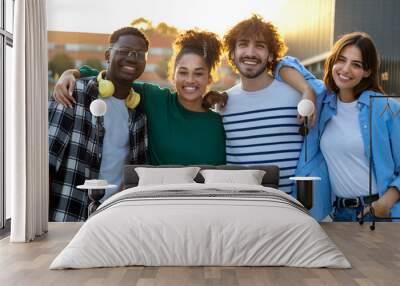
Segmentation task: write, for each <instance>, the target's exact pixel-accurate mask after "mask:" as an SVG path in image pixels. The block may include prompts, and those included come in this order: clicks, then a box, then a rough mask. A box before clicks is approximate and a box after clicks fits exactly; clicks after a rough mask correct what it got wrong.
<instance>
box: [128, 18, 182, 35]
mask: <svg viewBox="0 0 400 286" xmlns="http://www.w3.org/2000/svg"><path fill="white" fill-rule="evenodd" d="M131 26H132V27H135V28H138V29H139V30H141V31H143V32H144V33H146V34H154V33H157V34H163V35H169V36H177V35H178V33H179V31H178V29H177V28H176V27H174V26H170V25H168V24H167V23H164V22H161V23H159V24H158V25H157V26H153V23H152V22H151V21H150V20H147V19H146V18H143V17H141V18H137V19H135V20H133V21H132V22H131Z"/></svg>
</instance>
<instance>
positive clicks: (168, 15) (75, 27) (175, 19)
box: [47, 0, 290, 35]
mask: <svg viewBox="0 0 400 286" xmlns="http://www.w3.org/2000/svg"><path fill="white" fill-rule="evenodd" d="M288 1H290V0H236V1H233V0H201V1H199V0H186V1H185V0H143V1H137V0H130V1H129V0H112V1H106V0H68V1H65V0H48V1H47V10H48V30H57V31H75V32H97V33H110V32H112V31H114V30H116V29H118V28H120V27H122V26H125V25H127V24H129V23H130V22H131V21H132V20H133V19H136V18H139V17H144V18H146V19H149V20H151V21H152V22H153V24H155V25H156V24H158V23H160V22H166V23H168V24H170V25H174V26H176V27H178V28H180V29H188V28H193V27H198V28H202V29H207V30H210V31H213V32H217V33H219V34H221V35H222V34H223V33H224V32H225V31H226V30H227V29H228V28H229V27H231V26H233V25H234V24H235V23H237V22H238V21H240V20H242V19H244V18H247V17H249V16H250V15H251V14H252V13H255V12H256V13H258V14H260V15H262V16H263V17H264V18H265V19H268V20H271V21H274V20H275V19H277V18H278V17H279V14H280V9H282V6H283V5H284V4H286V3H287V2H288Z"/></svg>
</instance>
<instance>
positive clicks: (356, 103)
mask: <svg viewBox="0 0 400 286" xmlns="http://www.w3.org/2000/svg"><path fill="white" fill-rule="evenodd" d="M280 65H281V67H282V66H286V68H287V67H291V68H295V69H297V70H299V71H300V72H302V73H303V75H304V77H305V78H306V79H307V80H308V82H309V83H310V84H311V85H312V86H313V87H314V88H315V90H316V93H317V94H318V102H319V106H318V110H319V114H318V117H319V119H318V126H317V127H316V128H315V129H314V130H312V132H311V134H310V141H311V142H310V143H311V144H310V145H311V146H310V148H309V149H310V152H311V153H312V154H309V155H311V159H310V160H309V161H308V162H306V163H304V164H302V165H301V166H299V167H298V170H297V174H301V175H309V174H316V173H318V175H320V176H321V177H322V180H323V181H324V182H325V183H327V182H328V184H325V186H326V187H325V189H323V190H321V189H317V190H316V192H315V193H317V192H320V191H321V192H324V193H325V194H327V195H326V196H325V200H324V201H323V202H321V201H320V202H314V204H315V203H322V204H324V205H325V206H326V205H327V204H330V205H329V206H327V207H325V208H322V209H324V210H328V209H329V207H330V206H332V204H333V212H332V213H331V216H332V218H333V220H334V221H356V220H358V219H361V218H363V220H371V219H372V216H371V212H372V211H373V213H372V214H373V215H375V216H376V217H388V216H394V217H398V216H399V214H400V203H399V198H400V191H399V190H400V114H399V113H400V104H399V102H398V101H396V100H392V99H387V98H380V96H383V90H382V89H381V87H380V86H379V82H378V76H379V74H378V70H379V57H378V53H377V50H376V48H375V45H374V43H373V41H372V39H371V37H370V36H369V35H368V34H366V33H362V32H354V33H350V34H346V35H344V36H343V37H341V38H340V39H339V40H338V41H337V42H336V43H335V45H334V46H333V48H332V51H331V53H330V55H329V57H328V59H327V60H326V62H325V74H324V82H323V85H322V84H321V82H318V81H317V80H316V79H315V78H314V77H313V76H312V75H311V74H310V73H309V72H308V71H307V70H306V69H305V68H304V67H303V66H301V64H300V63H299V62H298V61H297V60H295V59H293V58H287V59H284V60H283V61H282V62H281V63H280ZM370 115H371V121H370V120H369V118H370ZM370 130H371V131H372V138H371V143H372V145H370ZM312 144H314V146H312ZM370 148H372V150H370ZM370 151H372V152H371V154H372V157H371V158H370ZM370 160H372V179H371V181H370V180H369V166H370V165H369V162H370ZM324 167H327V172H326V173H324V172H323V169H324ZM317 169H318V170H317ZM370 184H371V193H370V189H369V188H370ZM327 188H329V190H327ZM330 191H331V192H332V193H333V195H334V196H333V200H332V201H331V200H330V195H329V194H330ZM370 206H372V208H371V207H370Z"/></svg>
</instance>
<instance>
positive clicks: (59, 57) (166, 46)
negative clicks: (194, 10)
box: [48, 31, 174, 86]
mask: <svg viewBox="0 0 400 286" xmlns="http://www.w3.org/2000/svg"><path fill="white" fill-rule="evenodd" d="M109 36H110V35H109V34H99V33H79V32H61V31H48V52H49V53H48V56H49V79H51V82H52V83H53V84H54V80H56V79H57V78H58V77H59V76H60V75H61V73H62V72H63V71H64V70H65V69H68V68H75V67H79V66H81V65H85V64H86V65H90V66H92V67H95V68H98V69H100V68H101V69H105V68H106V62H105V57H104V52H105V50H107V49H108V47H109V44H108V38H109ZM148 38H149V41H150V45H151V48H150V49H149V53H148V58H147V65H146V69H145V72H144V73H143V75H142V76H141V77H140V80H141V81H150V82H154V83H157V84H159V85H161V86H168V85H169V82H168V80H167V77H166V71H163V68H164V67H165V68H166V63H167V61H168V59H169V57H170V56H171V53H172V49H171V45H172V42H173V41H174V37H172V36H170V35H162V34H158V35H155V34H153V35H151V36H149V37H148Z"/></svg>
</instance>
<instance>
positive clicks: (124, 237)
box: [50, 184, 351, 269]
mask: <svg viewBox="0 0 400 286" xmlns="http://www.w3.org/2000/svg"><path fill="white" fill-rule="evenodd" d="M171 190H179V191H180V192H182V194H183V193H184V192H185V190H186V191H190V192H198V193H201V194H207V193H208V192H210V193H211V194H212V193H214V194H215V193H216V192H224V191H226V192H227V194H228V195H227V196H226V197H224V196H223V197H219V196H218V195H217V196H208V195H203V196H201V197H196V196H190V195H185V196H184V195H182V196H180V195H179V192H177V193H178V195H175V196H173V197H162V196H161V197H156V198H154V197H153V198H152V197H150V198H146V197H141V198H135V196H137V195H138V194H139V195H142V194H143V195H146V194H148V193H152V194H154V192H155V191H159V192H160V194H163V192H168V191H171ZM232 191H234V192H236V193H238V194H239V193H240V194H241V196H240V197H237V196H235V194H233V195H229V192H231V193H232ZM251 191H263V192H265V195H266V198H263V197H262V196H264V193H262V194H261V197H254V196H251V194H252V192H251ZM138 192H141V193H138ZM190 192H189V193H190ZM234 192H233V193H234ZM247 192H248V194H249V196H248V197H246V196H247ZM164 194H165V193H164ZM218 194H219V193H218ZM130 196H133V198H130ZM298 204H299V203H298V202H297V201H296V200H295V199H293V198H292V197H290V196H289V195H287V194H285V193H283V192H281V191H278V190H275V189H272V188H266V187H262V186H254V185H237V184H235V185H233V184H184V185H183V184H180V185H164V186H147V187H136V188H131V189H128V190H125V191H123V192H120V193H118V194H116V195H114V196H113V197H111V198H109V199H108V200H106V201H105V202H104V203H103V204H102V205H101V206H100V207H99V210H98V212H97V213H96V214H94V215H93V216H92V217H90V218H89V219H88V220H87V222H86V223H85V224H84V225H83V226H82V227H81V229H80V230H79V232H78V233H77V234H76V235H75V237H74V238H73V239H72V241H71V242H70V243H69V244H68V245H67V247H65V249H64V250H63V251H62V252H61V253H60V254H59V255H58V256H57V257H56V259H55V260H54V261H53V262H52V264H51V265H50V269H63V268H91V267H113V266H127V265H145V266H189V265H190V266H193V265H199V266H200V265H214V266H242V265H243V266H244V265H246V266H294V267H332V268H350V267H351V266H350V263H349V262H348V261H347V259H346V258H345V257H344V255H343V253H342V252H341V251H340V250H339V249H338V248H337V247H336V245H335V244H334V243H333V242H332V241H331V240H330V238H329V237H328V236H327V234H326V233H325V232H324V231H323V229H322V228H321V227H320V225H319V224H318V223H317V222H316V221H315V220H314V219H313V218H312V217H311V216H309V215H308V214H307V213H306V212H304V210H302V209H301V207H299V206H298Z"/></svg>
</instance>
